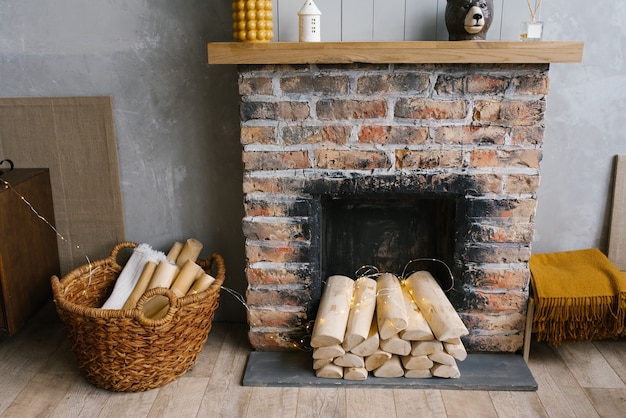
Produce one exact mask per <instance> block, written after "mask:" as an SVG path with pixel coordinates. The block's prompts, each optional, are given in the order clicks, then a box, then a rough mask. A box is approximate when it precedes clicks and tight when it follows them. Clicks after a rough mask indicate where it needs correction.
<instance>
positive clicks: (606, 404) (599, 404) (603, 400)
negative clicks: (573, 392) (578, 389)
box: [585, 388, 626, 418]
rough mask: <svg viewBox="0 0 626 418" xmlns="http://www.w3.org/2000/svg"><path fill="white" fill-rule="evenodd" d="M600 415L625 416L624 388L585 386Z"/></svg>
mask: <svg viewBox="0 0 626 418" xmlns="http://www.w3.org/2000/svg"><path fill="white" fill-rule="evenodd" d="M585 392H586V393H587V395H588V396H589V399H591V402H592V403H593V406H595V408H596V410H597V411H598V414H600V416H601V417H611V418H622V417H624V416H626V389H605V388H585Z"/></svg>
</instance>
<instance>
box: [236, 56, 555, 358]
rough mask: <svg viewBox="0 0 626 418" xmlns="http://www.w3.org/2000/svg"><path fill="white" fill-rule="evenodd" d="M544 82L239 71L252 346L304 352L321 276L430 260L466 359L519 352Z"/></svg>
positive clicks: (501, 76) (450, 69)
mask: <svg viewBox="0 0 626 418" xmlns="http://www.w3.org/2000/svg"><path fill="white" fill-rule="evenodd" d="M548 69H549V66H548V64H523V65H517V64H515V65H514V64H471V65H466V64H437V65H429V64H346V65H330V64H329V65H313V64H311V65H308V64H307V65H240V66H239V92H240V95H241V142H242V146H243V162H244V170H245V172H244V184H243V188H244V194H245V210H246V217H245V219H244V222H243V228H244V234H245V237H246V256H247V267H246V275H247V280H248V290H247V296H246V297H247V304H248V306H249V308H250V310H249V313H248V320H249V324H250V332H249V337H250V341H251V343H252V345H253V347H254V348H255V349H256V350H260V351H263V350H265V351H268V350H290V349H297V348H299V347H300V345H302V344H305V343H306V336H307V334H308V333H309V332H310V326H309V325H310V323H311V321H313V320H314V319H315V313H316V307H317V305H318V303H319V299H320V297H321V291H322V287H323V282H324V279H325V278H326V277H327V276H329V275H331V274H345V275H349V276H354V273H355V271H356V269H358V268H359V267H361V266H362V265H372V264H373V265H376V267H378V268H379V269H381V270H385V271H391V272H394V273H396V274H401V273H402V269H403V268H404V266H405V264H406V263H407V262H409V261H410V260H412V259H417V258H437V259H441V260H443V261H445V262H446V263H447V264H448V265H449V266H450V268H451V269H452V271H453V273H454V279H455V280H454V289H452V290H451V291H450V292H449V297H450V299H451V301H452V302H453V305H454V306H455V308H456V309H457V310H458V312H459V314H460V316H461V318H462V319H463V321H464V323H465V324H466V326H467V328H468V329H469V331H470V335H469V336H467V337H464V344H465V346H466V347H467V349H468V350H471V351H491V352H514V351H516V350H518V349H520V348H521V346H522V342H523V332H524V321H525V314H526V306H527V300H528V285H529V279H530V273H529V270H528V259H529V257H530V245H531V241H532V238H533V232H534V215H535V208H536V190H537V187H538V185H539V163H540V160H541V147H542V141H543V132H544V113H545V107H546V95H547V93H548V89H549V81H548Z"/></svg>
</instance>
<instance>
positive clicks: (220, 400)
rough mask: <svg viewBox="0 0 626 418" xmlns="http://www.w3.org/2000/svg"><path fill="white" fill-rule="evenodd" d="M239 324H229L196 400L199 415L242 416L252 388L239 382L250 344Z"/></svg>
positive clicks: (237, 417) (245, 410)
mask: <svg viewBox="0 0 626 418" xmlns="http://www.w3.org/2000/svg"><path fill="white" fill-rule="evenodd" d="M247 341H248V340H247V334H246V332H245V329H244V326H243V324H237V325H231V326H229V329H228V332H227V334H226V336H225V338H224V342H223V344H222V345H221V347H220V350H219V354H218V356H217V358H216V360H215V367H214V368H213V372H212V373H211V377H210V379H209V383H208V385H207V389H206V391H205V393H204V397H203V398H202V402H201V404H200V410H199V411H198V416H200V417H233V418H240V417H242V416H245V414H246V412H247V410H248V404H249V403H250V396H251V393H252V388H249V387H244V386H242V385H241V380H242V379H243V371H244V369H245V364H246V360H247V357H248V353H249V352H250V347H249V344H248V342H247Z"/></svg>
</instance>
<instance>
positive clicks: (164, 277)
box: [148, 261, 178, 289]
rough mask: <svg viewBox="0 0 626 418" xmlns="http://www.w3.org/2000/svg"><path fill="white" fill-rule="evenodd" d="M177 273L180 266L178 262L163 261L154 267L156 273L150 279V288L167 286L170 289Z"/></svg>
mask: <svg viewBox="0 0 626 418" xmlns="http://www.w3.org/2000/svg"><path fill="white" fill-rule="evenodd" d="M177 274H178V267H177V266H176V264H170V263H167V262H163V261H161V262H160V263H159V264H157V266H156V268H155V269H154V274H153V275H152V278H151V279H150V284H148V289H154V288H155V287H165V288H168V289H169V287H170V286H171V285H172V282H173V281H174V278H175V277H176V275H177Z"/></svg>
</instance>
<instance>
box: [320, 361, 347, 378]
mask: <svg viewBox="0 0 626 418" xmlns="http://www.w3.org/2000/svg"><path fill="white" fill-rule="evenodd" d="M315 376H317V377H323V378H326V379H341V378H342V377H343V367H341V366H337V365H335V364H332V363H328V364H327V365H325V366H322V367H320V368H319V369H317V370H316V371H315Z"/></svg>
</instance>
